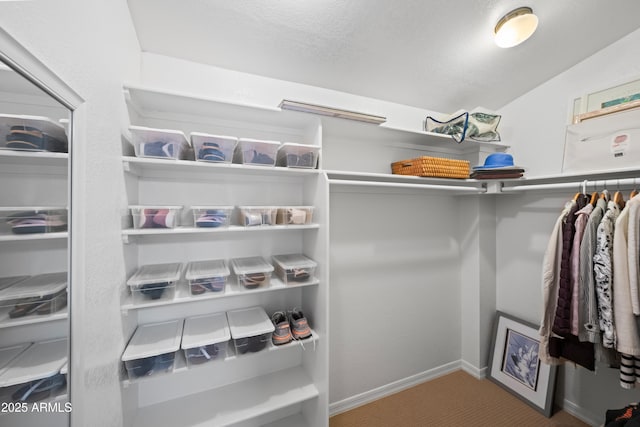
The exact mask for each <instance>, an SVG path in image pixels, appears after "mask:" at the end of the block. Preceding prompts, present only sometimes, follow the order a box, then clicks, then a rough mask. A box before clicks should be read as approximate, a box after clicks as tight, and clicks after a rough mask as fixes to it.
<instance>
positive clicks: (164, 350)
mask: <svg viewBox="0 0 640 427" xmlns="http://www.w3.org/2000/svg"><path fill="white" fill-rule="evenodd" d="M183 323H184V321H183V320H182V319H180V320H171V321H169V322H161V323H151V324H147V325H140V326H138V327H137V328H136V331H135V332H134V333H133V336H132V337H131V340H130V341H129V344H127V348H126V349H125V350H124V353H123V354H122V358H121V359H122V361H123V362H124V366H125V367H126V369H127V374H128V376H129V379H130V380H134V379H136V378H140V377H147V376H150V375H155V374H158V373H161V372H168V371H170V370H172V369H173V362H174V361H175V357H176V352H177V351H178V350H179V349H180V340H181V339H182V327H183Z"/></svg>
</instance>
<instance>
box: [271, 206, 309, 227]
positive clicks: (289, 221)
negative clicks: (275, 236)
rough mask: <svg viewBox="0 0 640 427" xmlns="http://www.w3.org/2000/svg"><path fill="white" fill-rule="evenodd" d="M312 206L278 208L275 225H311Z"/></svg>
mask: <svg viewBox="0 0 640 427" xmlns="http://www.w3.org/2000/svg"><path fill="white" fill-rule="evenodd" d="M312 220H313V206H282V207H279V208H278V214H277V216H276V224H285V225H302V224H311V221H312Z"/></svg>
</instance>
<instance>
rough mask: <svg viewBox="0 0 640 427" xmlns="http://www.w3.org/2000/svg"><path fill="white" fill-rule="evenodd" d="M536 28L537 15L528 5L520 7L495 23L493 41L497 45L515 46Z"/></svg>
mask: <svg viewBox="0 0 640 427" xmlns="http://www.w3.org/2000/svg"><path fill="white" fill-rule="evenodd" d="M536 28H538V17H537V16H536V15H534V14H533V10H532V9H531V8H530V7H520V8H518V9H515V10H512V11H511V12H509V13H507V14H506V15H505V16H503V17H502V18H501V19H500V20H499V21H498V24H497V25H496V28H495V30H494V32H495V42H496V44H497V45H498V46H499V47H505V48H506V47H513V46H517V45H519V44H520V43H522V42H523V41H525V40H527V39H528V38H529V37H531V35H532V34H533V33H534V32H535V31H536Z"/></svg>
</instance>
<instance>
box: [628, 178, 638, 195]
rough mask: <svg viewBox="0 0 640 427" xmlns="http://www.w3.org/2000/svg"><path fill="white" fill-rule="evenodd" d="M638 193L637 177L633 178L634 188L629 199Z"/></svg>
mask: <svg viewBox="0 0 640 427" xmlns="http://www.w3.org/2000/svg"><path fill="white" fill-rule="evenodd" d="M637 195H638V189H637V186H636V179H635V178H633V190H631V194H630V195H629V199H633V198H634V197H636V196H637Z"/></svg>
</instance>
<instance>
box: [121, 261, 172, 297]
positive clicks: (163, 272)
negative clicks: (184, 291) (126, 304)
mask: <svg viewBox="0 0 640 427" xmlns="http://www.w3.org/2000/svg"><path fill="white" fill-rule="evenodd" d="M181 272H182V264H180V263H169V264H148V265H143V266H141V267H140V268H138V270H137V271H136V272H135V273H134V274H133V275H132V276H131V277H130V278H129V280H127V285H128V286H129V289H130V290H131V296H132V300H133V303H134V304H138V303H144V302H150V301H159V300H172V299H173V298H174V297H175V292H176V284H177V283H176V282H177V281H178V280H180V274H181Z"/></svg>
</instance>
